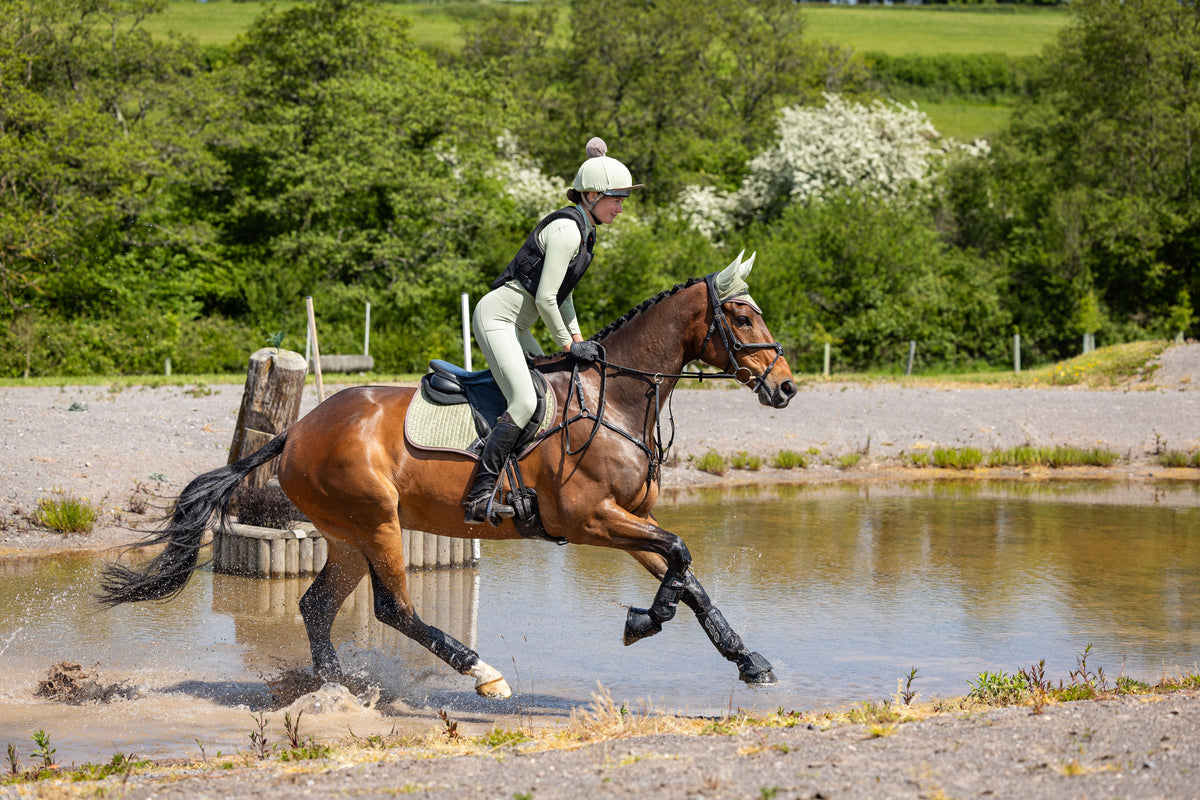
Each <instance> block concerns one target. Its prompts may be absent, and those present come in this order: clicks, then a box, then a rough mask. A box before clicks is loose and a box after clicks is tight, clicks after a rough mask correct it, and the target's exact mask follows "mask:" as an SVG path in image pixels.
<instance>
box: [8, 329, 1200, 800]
mask: <svg viewBox="0 0 1200 800" xmlns="http://www.w3.org/2000/svg"><path fill="white" fill-rule="evenodd" d="M1158 367H1159V368H1158V369H1157V370H1155V371H1152V372H1150V373H1148V377H1147V378H1146V379H1144V380H1142V381H1140V382H1137V383H1135V384H1131V385H1130V386H1128V387H1124V388H1122V389H1121V390H1114V391H1087V390H1076V389H1022V390H993V389H927V388H905V387H903V386H896V385H875V386H860V385H837V384H829V383H821V382H809V383H807V384H806V385H805V386H803V388H802V390H801V393H800V394H799V396H797V397H796V398H795V399H794V400H793V402H792V403H791V405H790V406H789V407H788V408H787V409H782V410H775V409H769V408H764V407H761V406H759V405H758V403H757V401H756V400H755V398H754V397H753V396H752V395H750V394H749V393H748V392H746V391H744V390H741V391H729V390H696V389H684V390H680V391H678V392H676V396H675V398H674V404H673V409H674V418H675V422H676V431H675V452H676V453H677V455H678V462H677V465H676V466H673V467H671V468H669V469H667V470H666V471H665V472H664V476H663V484H664V487H668V488H671V489H677V490H686V489H687V488H688V487H692V486H706V485H720V484H722V483H728V482H731V481H762V482H768V481H774V480H801V481H836V480H870V479H872V477H873V476H875V475H881V474H888V475H894V474H895V473H896V472H897V469H898V465H899V464H900V463H901V457H902V455H903V454H905V453H911V452H914V451H918V450H920V449H923V448H929V447H933V446H948V447H951V446H952V447H963V446H974V447H979V448H981V449H984V450H989V449H993V448H998V447H1010V446H1014V445H1022V444H1030V445H1035V446H1053V445H1072V446H1077V447H1104V448H1107V449H1110V450H1114V451H1116V452H1118V453H1120V454H1121V455H1122V457H1123V458H1122V461H1121V463H1120V465H1119V466H1117V467H1114V468H1111V469H1108V470H1103V471H1101V472H1102V477H1106V478H1113V479H1119V480H1130V479H1132V480H1145V479H1155V478H1171V479H1180V480H1192V481H1200V470H1194V469H1193V470H1164V469H1163V468H1161V467H1158V466H1157V465H1156V464H1155V463H1154V461H1153V458H1152V457H1153V454H1154V453H1155V452H1156V451H1157V450H1160V449H1162V448H1169V449H1173V450H1183V451H1193V450H1196V449H1197V448H1200V345H1196V344H1191V345H1187V346H1180V347H1173V348H1171V349H1169V350H1167V351H1166V352H1165V353H1164V355H1163V358H1162V363H1161V365H1158ZM312 394H313V391H312V389H311V388H310V390H309V392H308V396H306V398H305V402H304V407H303V410H305V411H306V410H308V409H310V408H311V407H312V406H313V405H314V404H315V397H314V396H312ZM240 395H241V388H240V387H234V386H217V387H183V388H181V387H161V388H131V389H125V390H122V391H111V390H109V389H108V388H106V387H65V388H62V389H59V388H38V389H27V388H8V389H0V425H2V427H0V559H3V558H15V557H19V556H22V555H28V554H31V553H51V552H59V551H63V550H69V549H77V548H83V549H94V548H97V547H103V546H106V545H108V544H113V543H117V542H124V541H129V540H130V539H133V538H137V535H138V534H137V533H136V532H134V531H133V529H136V528H137V527H138V526H140V525H142V524H144V523H145V521H146V520H148V518H149V515H150V513H151V512H153V511H154V508H155V506H156V505H161V504H162V503H165V502H167V501H168V500H169V499H170V498H172V497H173V496H174V495H175V494H177V493H178V491H179V490H180V489H182V487H183V486H184V484H186V483H187V481H188V480H190V479H191V477H193V476H194V475H196V474H199V473H201V472H205V471H207V470H210V469H213V468H215V467H218V466H221V465H223V464H224V463H225V456H226V453H227V450H228V447H229V443H230V440H231V437H232V434H233V428H234V424H235V422H236V417H237V411H238V406H239V403H240ZM710 449H712V450H716V451H717V452H720V453H722V454H725V455H729V454H732V453H734V452H738V451H746V452H748V453H750V454H753V455H761V456H764V457H766V456H770V455H772V454H774V453H776V452H778V451H779V450H781V449H791V450H796V451H800V452H807V453H815V454H814V455H810V460H811V461H812V466H810V468H809V469H806V470H792V471H786V472H785V471H772V470H767V469H764V470H762V471H759V472H754V473H750V472H736V473H734V472H731V473H729V474H727V475H726V476H723V477H717V476H713V475H709V474H707V473H703V472H700V471H698V470H696V469H694V468H693V467H691V466H690V463H689V459H690V458H694V457H697V456H699V455H702V454H703V453H704V452H706V451H708V450H710ZM850 452H859V453H864V454H865V455H866V458H865V459H864V461H863V466H860V467H858V468H855V469H853V470H849V471H843V470H840V469H838V468H837V467H835V466H833V465H832V464H830V463H822V462H831V461H833V460H835V459H836V458H837V457H838V456H840V455H843V454H846V453H850ZM931 472H932V471H930V470H924V471H921V474H922V476H925V475H929V474H930V473H931ZM1026 477H1028V478H1029V479H1045V478H1048V477H1053V475H1052V474H1051V473H1050V472H1048V471H1034V472H1032V473H1030V474H1027V475H1026ZM58 492H66V493H74V494H77V495H79V496H83V497H87V498H88V499H90V500H91V501H92V502H94V503H96V504H99V505H100V506H101V507H102V508H103V518H102V521H101V524H100V526H99V528H98V530H97V531H96V532H95V533H93V534H92V535H91V536H89V537H61V536H58V535H55V534H50V533H47V532H45V531H41V530H39V529H37V528H36V527H34V526H32V525H31V524H30V523H29V521H28V518H29V515H30V514H31V513H32V512H33V510H34V509H35V507H36V504H37V502H38V500H39V499H41V498H44V497H49V496H53V495H54V494H55V493H58ZM143 506H147V508H145V509H143ZM2 633H3V632H2V631H0V634H2ZM436 722H437V721H436V720H431V723H436ZM380 759H381V760H380V761H379V762H378V763H370V764H356V765H344V764H339V763H336V762H329V761H321V762H311V764H308V766H306V767H305V768H304V769H303V770H301V771H297V769H296V767H295V765H288V766H285V765H280V764H279V763H278V762H273V766H265V767H263V766H260V767H257V768H255V769H254V770H251V771H247V772H243V771H241V770H233V771H229V770H223V769H220V768H219V766H218V765H217V764H215V763H209V764H207V765H201V766H199V767H197V768H196V769H195V770H192V771H190V772H185V773H183V774H179V773H172V774H171V775H170V776H169V777H168V776H164V775H151V776H149V777H147V776H142V777H138V778H135V779H134V780H133V781H131V782H129V783H122V782H120V781H115V782H109V783H108V784H106V785H105V786H103V787H100V788H102V789H103V791H104V792H106V793H108V794H114V795H117V796H124V797H130V798H151V797H156V798H167V797H185V796H186V797H189V798H190V797H230V798H242V797H246V798H249V797H255V798H270V799H272V800H273V799H274V798H288V797H298V796H307V795H313V796H318V795H321V796H349V795H354V796H359V797H384V796H393V795H396V794H413V795H417V796H421V797H455V798H459V797H464V796H465V797H481V798H523V797H528V798H557V797H578V796H581V795H590V796H593V797H635V796H636V797H643V798H655V799H657V798H661V799H662V800H669V799H670V798H683V797H688V798H701V797H706V798H707V797H712V798H771V797H779V798H784V797H786V798H818V797H819V798H834V797H837V798H843V797H844V798H863V797H870V798H893V797H895V798H919V797H928V798H935V797H944V798H951V797H953V798H961V797H988V798H1055V799H1057V798H1073V797H1081V798H1096V797H1131V798H1196V797H1200V694H1198V693H1196V692H1179V693H1175V694H1172V695H1169V696H1166V697H1149V698H1135V697H1124V698H1120V699H1113V700H1108V701H1103V702H1084V703H1070V704H1064V705H1058V706H1051V707H1049V708H1046V709H1045V710H1044V713H1040V714H1039V713H1034V710H1033V709H1031V708H1029V707H1025V706H1022V707H1015V708H1009V709H1001V710H996V711H990V712H987V713H984V714H979V715H967V714H961V713H960V714H949V715H943V716H938V717H934V718H931V719H928V720H925V721H922V722H912V723H906V724H902V725H899V726H895V727H889V726H883V727H880V726H875V727H870V726H862V725H848V726H841V727H836V728H832V729H829V730H822V729H819V728H809V727H808V726H799V727H796V728H791V729H761V730H757V731H754V732H751V733H746V734H740V735H737V736H732V737H730V736H704V737H687V736H677V735H670V736H668V735H658V736H652V737H639V738H632V739H626V740H617V741H610V742H607V743H603V744H596V745H589V746H587V747H582V748H579V749H576V750H571V751H556V752H549V753H533V752H528V751H524V750H522V749H520V748H500V749H498V750H496V751H494V752H491V753H489V754H486V755H472V756H455V757H429V754H427V753H418V752H410V751H407V750H399V751H389V752H388V753H387V755H383V754H382V753H381V754H380ZM306 763H307V762H306ZM80 786H81V787H82V788H80V787H74V788H72V787H71V786H68V785H65V784H63V785H53V784H50V783H43V784H39V785H37V786H36V787H29V786H26V787H21V788H20V789H17V788H14V787H0V797H30V796H45V797H51V796H63V795H73V794H78V793H79V792H83V793H86V794H89V795H94V794H95V792H96V789H97V787H96V786H95V785H94V784H82V785H80Z"/></svg>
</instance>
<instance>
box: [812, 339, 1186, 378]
mask: <svg viewBox="0 0 1200 800" xmlns="http://www.w3.org/2000/svg"><path fill="white" fill-rule="evenodd" d="M1170 344H1171V342H1169V341H1167V340H1166V339H1154V340H1148V341H1141V342H1128V343H1126V344H1117V345H1111V346H1109V347H1100V348H1097V349H1095V350H1093V351H1092V352H1090V353H1087V354H1086V355H1079V356H1075V357H1073V358H1069V359H1066V360H1065V361H1059V362H1056V363H1053V364H1046V365H1044V366H1039V367H1035V368H1032V369H1023V370H1022V371H1020V372H1013V371H1012V370H1011V369H1009V370H990V371H974V372H938V373H936V374H928V375H911V376H905V375H904V374H902V372H897V371H895V370H890V371H879V372H845V373H837V372H835V373H834V374H833V375H831V376H829V377H828V378H826V377H824V376H822V375H820V374H816V375H813V376H811V378H809V379H810V380H813V381H818V382H826V383H899V384H902V385H904V386H940V387H944V386H955V385H959V386H987V387H989V388H993V389H1045V388H1053V387H1056V386H1077V387H1080V388H1087V389H1112V388H1116V387H1121V386H1126V387H1130V388H1133V389H1138V388H1147V389H1151V388H1154V375H1153V373H1152V372H1148V371H1147V368H1146V364H1147V362H1149V361H1152V360H1154V359H1155V358H1157V357H1158V355H1159V354H1160V353H1162V351H1163V350H1165V349H1167V347H1168V346H1170Z"/></svg>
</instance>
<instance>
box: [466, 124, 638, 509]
mask: <svg viewBox="0 0 1200 800" xmlns="http://www.w3.org/2000/svg"><path fill="white" fill-rule="evenodd" d="M586 149H587V154H588V159H587V160H586V161H584V162H583V164H582V165H581V166H580V167H579V171H578V172H576V173H575V182H574V184H573V185H572V187H571V188H570V189H568V190H567V199H568V200H570V201H571V202H572V203H574V205H571V206H567V207H565V208H561V209H559V210H558V211H555V212H553V213H552V214H550V215H548V216H546V217H544V218H543V219H542V220H541V221H540V222H539V223H538V224H537V227H536V228H534V230H533V233H531V234H529V238H528V239H526V240H525V244H524V245H522V247H521V249H520V250H519V251H518V252H517V255H516V256H515V257H514V258H513V260H512V261H511V262H509V264H508V266H507V267H505V268H504V271H503V272H502V273H500V277H499V278H497V279H496V280H495V281H493V282H492V291H490V292H488V293H487V294H486V295H484V296H483V298H482V299H480V301H479V303H478V304H476V306H475V313H474V314H473V315H472V317H471V330H472V331H473V332H474V334H475V341H476V342H478V344H479V349H480V350H482V351H483V355H484V357H485V358H486V359H487V361H488V364H489V365H490V366H491V369H492V375H493V377H495V379H496V383H497V384H499V386H500V390H501V391H502V392H503V393H504V398H505V400H506V401H507V403H508V408H507V410H506V411H505V412H504V413H503V414H502V415H501V416H500V418H499V419H498V420H497V421H496V425H495V427H494V428H493V429H492V433H491V435H490V436H489V437H488V440H487V443H486V444H485V445H484V448H483V452H482V453H481V454H480V456H479V463H478V464H476V466H475V474H474V478H473V480H472V482H471V488H470V490H469V491H468V492H467V499H466V500H464V501H463V508H464V509H465V510H466V513H465V519H466V521H467V523H469V524H478V523H480V522H483V521H484V520H485V519H486V518H488V516H489V515H488V513H487V511H488V503H489V501H490V500H491V497H492V494H493V491H494V489H495V486H496V481H497V479H498V478H499V475H500V471H501V470H502V469H503V468H504V463H505V461H506V460H507V459H508V456H509V455H510V454H511V453H512V451H513V448H514V447H515V446H516V444H517V440H518V439H519V438H520V436H521V432H522V431H523V430H524V428H525V426H526V425H527V424H528V423H529V421H530V419H531V418H532V417H533V411H534V407H535V406H536V405H537V396H536V392H535V389H534V386H533V378H532V376H531V375H530V373H529V365H528V364H527V363H526V360H525V353H526V352H530V353H533V354H534V355H542V354H543V353H542V348H541V347H539V346H538V343H537V340H536V339H534V338H533V336H532V335H530V333H529V329H530V327H532V326H533V323H534V322H535V321H536V320H537V318H538V317H539V316H540V317H541V318H542V321H543V322H545V323H546V327H547V328H548V329H549V330H550V335H551V336H553V337H554V341H555V343H556V344H557V345H558V346H559V347H561V348H562V349H563V350H564V351H567V352H570V353H571V354H572V355H574V356H575V357H576V358H582V359H585V360H592V361H594V360H595V359H596V358H597V357H598V356H599V352H600V351H599V347H598V346H597V345H596V343H595V342H587V341H584V338H583V336H582V335H581V334H580V333H579V321H578V320H577V318H576V316H575V305H574V302H573V301H572V298H571V292H572V290H573V289H574V288H575V286H576V285H577V284H578V283H579V280H580V278H582V277H583V273H584V272H586V271H587V268H588V265H589V264H590V263H591V261H592V248H593V246H594V245H595V241H596V227H597V226H598V225H607V224H611V223H612V221H613V220H615V219H616V218H617V215H618V214H620V213H621V212H622V211H623V210H624V209H623V207H622V203H623V202H624V199H625V198H626V197H629V195H630V193H631V191H632V190H633V189H640V188H642V185H641V184H636V185H635V184H634V182H633V177H632V176H631V175H630V174H629V170H628V169H627V168H626V167H625V165H624V164H622V163H621V162H620V161H617V160H616V159H615V158H609V157H608V156H607V155H606V153H607V152H608V146H607V145H606V144H605V143H604V140H603V139H600V138H599V137H593V138H592V139H591V140H589V141H588V143H587V147H586ZM512 515H513V509H512V506H509V505H507V504H499V503H495V504H493V505H492V514H491V518H490V519H487V521H488V522H491V523H492V524H496V520H497V519H498V518H499V517H505V516H507V517H511V516H512Z"/></svg>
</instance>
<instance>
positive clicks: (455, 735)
mask: <svg viewBox="0 0 1200 800" xmlns="http://www.w3.org/2000/svg"><path fill="white" fill-rule="evenodd" d="M437 714H438V717H439V718H440V719H441V720H442V725H443V728H442V733H443V734H445V736H446V738H447V739H449V740H450V741H452V742H453V741H456V740H458V739H461V738H462V735H461V734H460V733H459V732H458V723H457V722H454V721H452V720H451V719H450V715H449V714H447V713H446V709H444V708H439V709H438V712H437Z"/></svg>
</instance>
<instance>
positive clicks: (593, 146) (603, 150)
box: [585, 136, 608, 158]
mask: <svg viewBox="0 0 1200 800" xmlns="http://www.w3.org/2000/svg"><path fill="white" fill-rule="evenodd" d="M585 149H586V150H587V155H588V158H599V157H600V156H603V155H607V154H608V145H606V144H605V143H604V140H603V139H601V138H600V137H599V136H593V137H592V138H590V139H588V143H587V147H586V148H585Z"/></svg>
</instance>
